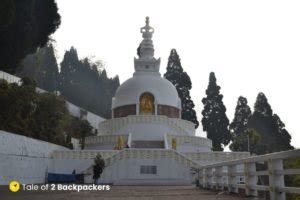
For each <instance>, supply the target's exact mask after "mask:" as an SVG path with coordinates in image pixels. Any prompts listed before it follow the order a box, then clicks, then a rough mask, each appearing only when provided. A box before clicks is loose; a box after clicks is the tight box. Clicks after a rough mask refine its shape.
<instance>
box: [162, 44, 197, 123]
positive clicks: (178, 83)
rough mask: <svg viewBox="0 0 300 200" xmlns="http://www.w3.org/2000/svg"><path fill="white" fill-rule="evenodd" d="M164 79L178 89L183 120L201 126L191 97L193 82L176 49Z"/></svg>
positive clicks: (173, 51)
mask: <svg viewBox="0 0 300 200" xmlns="http://www.w3.org/2000/svg"><path fill="white" fill-rule="evenodd" d="M164 77H165V78H166V79H167V80H169V81H170V82H171V83H173V85H174V86H175V87H176V89H177V92H178V95H179V97H180V99H181V107H182V110H181V117H182V119H185V120H188V121H191V122H193V123H194V124H195V127H196V128H197V127H198V126H199V122H198V119H197V115H196V111H195V109H194V107H195V105H194V102H193V100H192V98H191V96H190V90H191V89H192V82H191V79H190V77H189V75H188V74H187V73H186V72H185V71H184V70H183V68H182V66H181V61H180V58H179V55H178V54H177V52H176V50H175V49H172V50H171V53H170V56H169V60H168V65H167V72H166V73H165V74H164Z"/></svg>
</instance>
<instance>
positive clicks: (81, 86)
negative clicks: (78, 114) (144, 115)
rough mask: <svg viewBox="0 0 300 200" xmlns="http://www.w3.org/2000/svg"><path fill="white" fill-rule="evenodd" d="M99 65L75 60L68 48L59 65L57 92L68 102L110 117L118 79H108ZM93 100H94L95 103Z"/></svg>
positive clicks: (72, 49) (76, 58)
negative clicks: (58, 90) (59, 76)
mask: <svg viewBox="0 0 300 200" xmlns="http://www.w3.org/2000/svg"><path fill="white" fill-rule="evenodd" d="M100 68H103V66H102V64H101V63H100V62H92V61H91V60H90V59H89V58H84V59H82V60H79V59H78V55H77V51H76V49H75V48H73V47H72V48H71V49H70V51H67V52H66V53H65V56H64V59H63V61H62V63H61V73H60V75H61V78H60V90H61V93H62V95H63V96H64V97H65V98H66V99H67V100H68V101H70V102H72V103H74V104H76V105H78V106H80V107H82V108H85V109H86V110H88V111H90V112H93V113H95V114H97V115H100V116H102V117H104V118H110V117H111V110H110V108H111V99H112V97H113V96H114V94H115V91H116V89H117V88H118V86H119V84H120V83H119V79H118V78H117V77H115V78H112V79H111V78H108V77H107V73H106V70H102V71H100ZM95 99H97V101H95Z"/></svg>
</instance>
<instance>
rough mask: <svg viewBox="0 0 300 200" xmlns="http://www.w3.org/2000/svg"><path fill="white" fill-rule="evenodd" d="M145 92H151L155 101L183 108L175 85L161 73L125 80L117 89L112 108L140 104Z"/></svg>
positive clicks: (146, 74) (136, 76) (140, 75)
mask: <svg viewBox="0 0 300 200" xmlns="http://www.w3.org/2000/svg"><path fill="white" fill-rule="evenodd" d="M144 92H150V93H151V94H153V96H154V98H155V103H156V104H160V105H167V106H173V107H176V108H178V109H180V110H181V101H180V98H179V97H178V93H177V90H176V88H175V86H174V85H173V84H172V83H171V82H170V81H168V80H167V79H165V78H162V77H161V76H160V75H159V74H151V73H149V72H148V73H145V74H139V75H135V76H133V77H132V78H130V79H128V80H127V81H125V82H124V83H123V84H122V85H120V87H119V88H118V89H117V91H116V94H115V97H114V98H113V101H112V109H114V108H117V107H120V106H124V105H132V104H138V103H139V98H140V96H141V95H142V94H143V93H144Z"/></svg>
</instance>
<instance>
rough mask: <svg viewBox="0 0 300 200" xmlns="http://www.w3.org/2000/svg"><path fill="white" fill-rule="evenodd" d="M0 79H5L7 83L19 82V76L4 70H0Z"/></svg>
mask: <svg viewBox="0 0 300 200" xmlns="http://www.w3.org/2000/svg"><path fill="white" fill-rule="evenodd" d="M0 79H4V80H6V81H7V82H8V83H20V80H21V79H20V78H19V77H17V76H13V75H11V74H8V73H6V72H3V71H0Z"/></svg>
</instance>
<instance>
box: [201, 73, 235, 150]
mask: <svg viewBox="0 0 300 200" xmlns="http://www.w3.org/2000/svg"><path fill="white" fill-rule="evenodd" d="M216 81H217V80H216V77H215V74H214V73H213V72H211V73H210V75H209V85H208V88H207V90H206V95H207V97H205V98H203V99H202V103H203V105H204V109H203V111H202V115H203V118H202V126H203V131H206V133H207V138H209V139H211V140H212V145H213V150H214V151H223V145H227V144H228V143H229V142H230V132H229V130H228V126H229V120H228V118H227V116H226V108H225V106H224V104H223V101H222V99H223V95H221V94H220V86H218V85H217V83H216Z"/></svg>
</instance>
